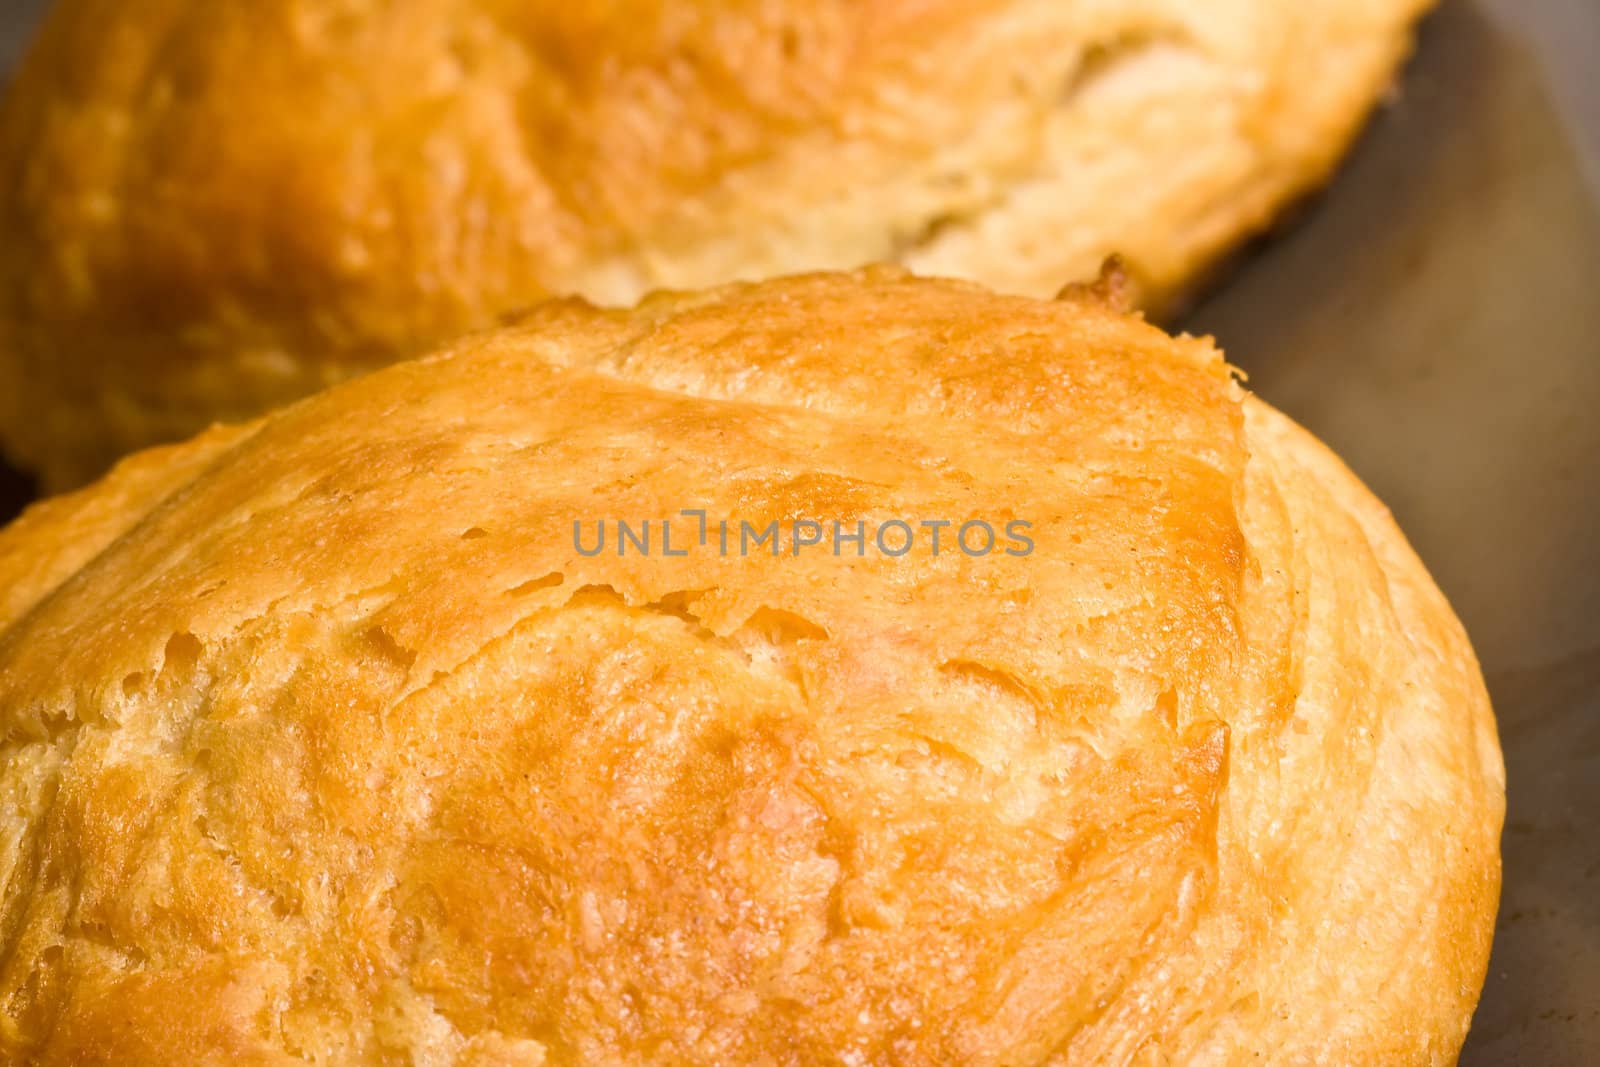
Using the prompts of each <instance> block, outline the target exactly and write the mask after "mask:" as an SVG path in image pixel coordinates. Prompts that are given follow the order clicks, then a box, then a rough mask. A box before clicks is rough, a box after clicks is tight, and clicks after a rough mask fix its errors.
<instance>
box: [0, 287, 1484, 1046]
mask: <svg viewBox="0 0 1600 1067" xmlns="http://www.w3.org/2000/svg"><path fill="white" fill-rule="evenodd" d="M685 511H700V512H704V514H705V518H706V531H707V536H706V537H705V539H704V540H702V539H701V538H700V537H699V536H698V522H699V520H698V518H685V517H684V515H683V513H684V512H685ZM662 520H671V521H673V522H675V523H680V525H675V526H672V527H671V528H670V531H671V532H670V533H668V534H666V535H665V536H667V537H668V538H669V543H666V544H664V543H663V542H662V540H661V538H662V537H663V533H662V530H661V527H660V525H659V524H660V522H661V521H662ZM721 520H728V521H730V522H735V523H739V524H743V523H748V524H749V525H750V528H751V529H752V530H756V531H765V530H766V529H767V527H768V525H769V524H770V523H773V522H776V523H778V524H779V528H780V529H779V539H778V549H779V554H777V555H774V554H772V552H771V551H770V550H769V547H768V546H766V545H760V546H757V547H756V548H755V549H753V550H751V551H749V552H748V554H745V555H740V554H739V551H738V546H737V542H735V543H734V544H733V545H730V548H729V550H727V551H724V550H723V549H722V546H721V544H720V540H721V538H720V534H719V527H718V523H719V521H721ZM619 521H625V522H627V523H629V524H630V526H629V528H630V530H632V531H634V532H635V534H637V533H638V532H639V531H641V530H643V529H644V526H643V524H644V523H645V522H646V521H648V522H650V523H651V527H650V528H651V534H650V536H651V537H652V542H651V550H650V551H649V552H648V553H646V552H643V551H640V550H639V548H638V546H637V545H635V544H632V543H630V542H622V546H623V547H622V549H621V551H620V554H619V549H618V542H617V541H616V540H614V535H615V533H616V532H617V528H616V526H615V524H616V523H617V522H619ZM807 521H812V522H816V523H817V524H819V525H820V526H825V527H827V530H826V538H825V540H824V541H823V542H822V543H820V544H815V545H813V544H810V543H809V542H810V541H811V540H812V537H811V530H810V528H809V527H804V528H803V529H804V530H805V533H804V534H803V535H802V536H800V537H799V538H796V537H795V536H794V531H795V529H796V527H795V524H796V523H800V522H807ZM939 521H949V522H952V523H954V524H956V525H953V526H951V527H948V528H943V532H944V535H945V541H944V544H943V549H942V550H941V551H937V552H936V551H934V550H933V547H932V545H931V538H930V536H929V535H930V530H929V528H927V527H925V526H923V525H922V524H923V523H929V522H939ZM978 521H984V522H989V523H991V524H993V526H994V527H995V528H996V529H997V543H996V545H995V547H994V549H993V550H992V551H987V552H983V551H979V550H980V549H982V548H983V547H984V538H983V536H982V534H981V531H980V530H978V529H977V528H976V527H974V528H973V530H972V531H969V534H970V536H969V537H968V538H967V541H966V546H967V547H966V549H963V548H961V547H960V545H961V541H960V532H961V531H960V530H959V526H960V525H961V524H965V523H973V522H978ZM835 522H837V523H840V524H842V525H841V526H840V527H839V529H840V530H843V531H845V533H846V534H848V533H850V532H853V531H855V530H859V529H861V528H860V527H858V526H856V524H857V523H864V524H866V529H867V531H868V532H867V533H866V534H865V535H864V537H863V540H862V542H860V544H859V546H858V545H857V544H856V543H852V542H851V541H849V539H848V538H846V539H845V540H844V542H843V543H841V541H840V540H839V539H838V538H837V536H836V534H837V532H838V531H836V530H834V529H833V528H831V525H830V524H832V523H835ZM896 522H905V523H906V524H907V525H908V527H911V528H912V532H913V533H914V535H915V537H916V543H915V545H914V546H913V548H912V550H911V551H908V552H905V553H904V554H899V555H892V554H890V553H892V552H895V551H897V550H898V549H899V548H900V547H901V545H902V544H903V543H904V541H905V536H904V534H903V533H902V532H900V531H898V529H897V528H896V529H892V530H891V533H890V535H889V537H888V551H885V550H884V548H883V545H882V544H881V543H880V542H879V535H881V533H882V531H883V530H884V529H885V528H886V527H893V524H894V523H896ZM574 523H577V524H579V527H578V531H577V534H578V535H579V536H575V533H574V529H573V525H574ZM1011 523H1028V524H1030V525H1028V526H1026V527H1011V526H1009V524H1011ZM596 524H608V525H601V526H597V525H596ZM734 529H735V530H737V531H740V532H741V533H742V527H741V526H735V527H734ZM598 531H605V532H606V535H607V537H608V540H607V542H606V545H605V550H604V551H603V552H599V553H598V554H591V553H592V550H593V549H594V548H595V546H596V541H597V533H598ZM69 534H70V537H69V536H68V535H69ZM1015 534H1020V535H1021V536H1022V537H1024V538H1026V540H1027V541H1028V542H1029V543H1030V544H1031V546H1032V550H1031V551H1024V546H1023V544H1022V541H1021V540H1020V539H1019V538H1018V537H1016V536H1013V535H1015ZM735 536H738V534H736V535H735ZM674 537H675V538H676V539H677V540H676V543H675V544H673V543H671V539H672V538H674ZM69 542H70V543H71V544H72V546H73V547H72V549H71V552H70V553H69V554H67V555H63V554H62V553H63V549H62V547H61V546H62V545H63V544H66V543H69ZM800 542H806V543H800ZM797 546H798V551H797ZM0 589H6V590H8V591H9V592H8V597H7V599H6V601H5V602H4V605H3V610H4V613H5V614H4V616H0V712H3V714H4V729H5V762H4V771H3V774H0V805H3V806H0V842H3V845H4V847H3V851H0V885H3V886H4V892H3V898H0V899H3V911H0V936H3V939H4V940H3V945H0V1005H3V1007H4V1010H3V1012H0V1057H3V1058H5V1059H6V1060H7V1061H8V1062H17V1061H20V1060H26V1061H27V1062H30V1063H36V1064H44V1065H49V1064H73V1065H84V1064H117V1065H121V1067H138V1065H142V1064H163V1065H165V1064H172V1063H184V1064H213V1063H215V1064H224V1063H227V1064H232V1063H263V1064H265V1063H271V1064H292V1063H308V1062H309V1063H319V1064H368V1063H370V1064H378V1063H429V1064H483V1065H489V1064H493V1065H508V1064H510V1065H532V1064H549V1065H558V1064H577V1063H615V1064H644V1063H652V1064H668V1063H718V1064H817V1063H843V1064H852V1063H853V1064H953V1063H960V1064H978V1065H983V1064H993V1065H1000V1064H1007V1065H1023V1064H1068V1063H1070V1064H1100V1063H1133V1064H1156V1063H1183V1064H1231V1063H1247V1062H1248V1063H1257V1062H1259V1063H1272V1064H1301V1063H1306V1064H1309V1063H1326V1064H1340V1065H1345V1064H1384V1065H1399V1064H1443V1063H1450V1062H1452V1061H1453V1060H1454V1057H1455V1054H1456V1050H1457V1049H1458V1048H1459V1046H1460V1044H1461V1041H1462V1039H1463V1036H1464V1034H1465V1033H1466V1029H1467V1024H1468V1021H1469V1018H1470V1016H1471V1013H1472V1009H1473V1005H1474V1002H1475V1000H1476V997H1477V991H1478V989H1479V986H1480V983H1481V981H1482V979H1483V975H1484V967H1485V961H1486V958H1487V955H1488V950H1489V941H1490V934H1491V928H1492V926H1493V920H1494V913H1495V906H1496V901H1497V895H1498V888H1499V855H1498V833H1499V829H1500V823H1501V817H1502V811H1503V797H1504V793H1503V789H1504V782H1503V777H1502V769H1501V764H1500V756H1499V750H1498V747H1497V744H1496V739H1495V729H1494V723H1493V719H1492V717H1491V714H1490V710H1489V705H1488V702H1487V699H1486V697H1485V693H1484V688H1483V684H1482V681H1481V679H1480V676H1479V673H1478V669H1477V665H1476V662H1475V660H1474V658H1473V654H1472V650H1471V648H1470V647H1469V645H1468V643H1467V638H1466V636H1465V635H1464V634H1463V632H1462V630H1461V627H1460V625H1459V624H1458V623H1457V621H1456V620H1455V618H1454V616H1453V615H1452V614H1451V611H1450V608H1449V606H1448V605H1447V604H1446V602H1445V600H1444V598H1443V597H1442V596H1441V595H1440V593H1439V591H1438V590H1437V589H1436V588H1435V587H1434V585H1433V583H1432V581H1431V580H1430V579H1429V577H1428V575H1427V573H1426V572H1425V571H1424V569H1423V567H1422V565H1421V564H1420V563H1419V562H1418V561H1417V559H1416V557H1415V556H1414V555H1413V554H1412V552H1411V550H1410V549H1409V548H1408V547H1407V545H1406V543H1405V541H1404V539H1403V538H1402V537H1401V535H1400V533H1399V532H1398V531H1397V530H1396V529H1395V527H1394V524H1393V523H1392V521H1391V520H1390V518H1389V515H1388V513H1387V512H1386V511H1385V510H1384V508H1383V507H1382V506H1381V505H1380V504H1379V503H1378V502H1377V501H1375V500H1374V499H1373V498H1372V497H1371V496H1370V495H1369V494H1368V493H1367V492H1366V490H1365V489H1363V488H1362V486H1361V485H1360V484H1359V483H1358V482H1357V481H1356V479H1355V478H1354V477H1353V476H1352V475H1351V474H1350V473H1349V472H1348V471H1347V470H1346V469H1345V468H1344V467H1343V466H1341V465H1340V464H1339V462H1338V461H1337V460H1335V459H1334V458H1333V457H1332V456H1331V455H1330V454H1329V453H1328V452H1327V451H1326V450H1325V449H1324V448H1323V447H1322V446H1320V445H1319V444H1318V443H1317V442H1316V441H1315V440H1313V439H1312V438H1311V437H1310V436H1308V435H1307V434H1306V433H1304V432H1303V431H1301V430H1300V429H1298V428H1296V427H1295V426H1293V425H1292V424H1291V423H1290V422H1289V421H1288V420H1286V419H1285V418H1284V417H1283V416H1281V415H1279V414H1277V413H1275V412H1274V411H1272V410H1271V409H1269V408H1268V407H1266V406H1265V405H1264V404H1261V403H1260V402H1258V401H1256V400H1254V399H1252V398H1250V397H1249V396H1248V395H1246V394H1245V393H1244V392H1243V390H1242V389H1240V388H1239V386H1238V385H1237V384H1236V383H1235V382H1234V381H1233V380H1232V378H1231V377H1230V374H1229V371H1228V368H1227V367H1226V365H1225V364H1224V363H1223V361H1222V358H1221V356H1220V355H1219V354H1218V352H1217V351H1216V350H1215V349H1214V348H1213V347H1212V345H1211V344H1210V343H1209V342H1208V341H1203V340H1194V339H1189V338H1180V339H1176V340H1174V339H1171V338H1168V337H1167V336H1165V335H1164V334H1162V333H1161V332H1160V331H1159V330H1157V329H1155V328H1153V327H1151V326H1148V325H1146V324H1144V323H1142V322H1140V321H1138V320H1137V319H1134V318H1130V317H1126V316H1123V315H1121V314H1118V313H1116V312H1114V311H1112V310H1110V309H1108V308H1107V307H1105V306H1104V305H1103V304H1101V303H1099V302H1097V301H1096V300H1095V299H1094V298H1093V297H1092V295H1090V294H1087V293H1085V292H1084V291H1077V292H1075V293H1074V295H1072V296H1071V297H1069V298H1068V299H1064V300H1061V301H1056V302H1038V301H1033V300H1029V299H1024V298H1018V297H1001V296H995V295H992V294H990V293H988V292H985V291H983V290H981V289H978V288H976V287H973V286H969V285H967V284H965V283H959V282H935V281H919V280H915V279H910V278H907V277H905V276H903V275H901V274H899V273H897V272H893V271H889V270H881V271H872V272H866V273H863V274H859V275H832V276H812V277H802V278H796V279H788V280H783V281H779V282H772V283H767V284H764V285H761V286H753V287H736V288H728V289H722V290H715V291H711V292H705V293H698V294H680V295H663V296H657V297H653V298H651V299H649V300H648V301H646V302H645V303H643V304H642V305H641V306H640V307H639V308H637V309H636V310H632V311H611V312H607V311H597V310H594V309H592V308H590V307H588V306H585V305H583V304H581V303H578V302H575V301H574V302H560V303H554V304H550V305H547V306H545V307H542V308H540V309H538V310H535V311H534V312H533V313H531V314H530V315H528V316H527V317H526V318H524V319H523V320H522V321H521V322H519V323H517V324H515V325H514V326H511V327H509V328H506V329H504V330H501V331H499V332H495V333H490V334H486V335H482V336H478V337H474V338H470V339H467V340H465V341H463V342H460V343H458V344H457V345H456V346H455V347H453V348H451V349H449V350H448V351H446V352H444V353H443V354H441V355H438V356H436V357H434V358H430V359H426V360H421V361H417V362H412V363H406V364H402V365H399V366H396V367H393V368H390V369H388V370H386V371H383V372H381V373H378V374H374V375H371V376H369V377H366V378H364V379H362V380H360V381H357V382H353V383H350V384H347V385H345V386H342V387H339V388H337V389H334V390H332V391H330V392H327V393H324V394H322V395H320V396H317V397H315V398H312V399H310V400H307V401H304V402H302V403H300V404H297V405H295V406H293V407H290V408H287V409H285V410H283V411H280V412H278V413H276V414H274V415H271V416H269V417H267V418H265V419H263V420H261V421H258V422H257V423H255V424H253V425H250V426H246V427H241V428H234V429H224V430H218V431H215V432H213V433H212V434H210V435H208V436H206V437H202V438H200V439H198V440H196V441H194V442H191V443H190V444H187V445H182V446H177V447H174V448H171V449H168V450H165V451H162V452H158V453H151V454H146V455H141V456H137V457H135V458H133V459H131V460H128V461H126V462H124V463H123V464H122V465H120V466H119V467H118V468H117V469H116V471H115V472H114V473H113V474H112V475H111V476H110V477H109V478H107V479H106V480H104V481H102V482H101V483H99V484H97V485H95V486H94V487H92V488H90V489H87V490H84V491H81V492H79V493H77V494H74V495H71V496H68V497H64V498H61V499H59V500H56V501H52V502H50V503H47V504H44V505H41V506H39V507H38V508H36V509H35V510H33V511H31V512H30V513H28V514H27V515H26V516H25V517H24V518H23V519H21V520H20V521H19V522H18V523H16V524H14V525H13V526H11V527H10V528H9V529H7V530H6V531H5V532H3V533H0Z"/></svg>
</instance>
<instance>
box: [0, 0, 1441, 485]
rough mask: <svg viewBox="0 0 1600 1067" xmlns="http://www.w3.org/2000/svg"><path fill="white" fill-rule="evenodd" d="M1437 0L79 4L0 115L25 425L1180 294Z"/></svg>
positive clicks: (0, 215)
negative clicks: (490, 353) (735, 286)
mask: <svg viewBox="0 0 1600 1067" xmlns="http://www.w3.org/2000/svg"><path fill="white" fill-rule="evenodd" d="M1424 6H1425V0H1297V2H1292V3H1291V2H1285V0H1205V2H1201V3H1196V2H1193V0H991V2H976V0H934V2H931V3H928V2H917V3H912V2H909V0H809V2H806V3H792V2H767V0H762V2H759V3H758V2H755V0H699V2H689V0H635V2H631V3H627V4H611V3H607V4H601V3H597V2H594V0H567V2H563V3H546V4H534V3H528V2H527V0H516V2H511V0H390V2H385V3H381V4H380V3H375V2H372V0H253V2H251V3H215V2H210V0H140V2H139V3H136V4H133V3H127V2H125V0H60V2H58V3H57V4H56V5H55V11H54V13H53V15H52V16H51V18H50V20H49V22H48V24H47V27H46V29H45V32H44V35H43V37H42V39H41V40H40V41H39V43H38V45H37V47H36V48H35V49H34V50H33V52H32V54H31V55H30V56H29V58H28V60H27V62H26V64H25V65H24V67H23V69H22V71H21V74H20V76H19V78H18V80H17V82H16V84H15V86H14V88H13V89H12V91H11V92H10V94H9V96H8V97H7V99H6V100H5V102H4V104H3V109H0V441H3V443H4V447H5V448H6V449H7V451H8V452H9V453H10V454H11V455H12V456H13V457H14V458H15V459H16V460H17V461H18V462H20V463H22V464H23V465H25V466H28V467H30V468H33V469H37V470H40V471H42V472H43V474H44V477H45V480H46V482H47V485H48V486H49V487H51V488H56V489H59V488H65V487H68V486H71V485H75V484H81V482H82V481H84V480H85V479H87V478H89V477H92V476H94V475H96V474H98V473H100V472H101V471H102V470H103V469H104V468H105V466H106V465H107V464H108V463H109V462H110V461H111V459H113V458H114V457H116V456H117V455H119V454H122V453H124V452H126V451H129V450H131V449H133V448H136V447H141V446H144V445H149V444H153V443H157V442H159V441H163V440H174V439H178V438H181V437H186V436H188V435H189V434H191V433H193V432H195V431H197V430H199V429H201V428H203V427H204V426H206V425H208V424H209V423H210V422H211V421H212V420H214V419H223V420H238V419H243V418H248V417H253V416H254V415H256V414H258V413H260V412H262V411H264V410H266V409H267V408H269V407H270V406H272V405H274V404H277V403H281V402H283V401H286V400H291V399H294V398H296V397H299V396H303V395H305V394H307V393H310V392H313V391H315V390H317V389H319V388H322V387H323V386H326V385H328V384H330V383H331V382H334V381H337V380H340V379H343V378H346V377H349V376H351V375H352V374H354V373H358V372H361V371H364V370H368V369H371V368H373V367H376V366H380V365H383V364H386V363H389V362H393V361H394V360H396V359H400V358H405V357H409V356H414V355H417V354H419V353H421V352H424V351H428V350H430V349H432V348H434V347H436V346H437V345H438V344H439V343H442V342H445V341H448V340H450V339H452V338H453V337H455V336H457V335H458V334H459V333H461V332H462V331H464V330H467V329H477V328H482V327H486V326H489V325H492V324H493V323H494V322H495V321H496V320H497V319H498V318H499V317H500V316H501V315H503V314H505V313H506V312H508V311H510V310H512V309H515V308H518V307H523V306H526V305H527V304H528V303H531V302H533V301H535V300H538V299H541V298H543V297H545V296H546V295H550V294H563V293H574V292H575V293H580V294H582V295H585V296H587V297H589V298H590V299H593V300H597V301H600V302H616V303H631V302H632V301H634V300H635V299H637V298H638V297H639V296H640V295H641V294H642V293H643V292H645V291H647V290H650V289H654V288H658V287H662V286H668V287H679V288H688V287H699V286H704V285H710V284H716V283H720V282H725V281H730V280H735V279H739V278H758V277H764V276H770V275H774V274H781V273H789V272H791V271H795V270H809V269H819V268H851V267H855V266H857V265H859V264H862V263H867V262H874V261H881V260H897V261H900V262H902V263H904V264H906V265H907V266H909V267H911V268H913V269H915V270H917V271H919V272H924V273H934V274H945V275H954V276H961V277H971V278H975V279H978V280H981V281H983V282H985V283H986V284H988V285H990V286H993V287H995V288H999V289H1001V290H1005V291H1015V292H1022V293H1028V294H1031V295H1036V296H1049V295H1050V294H1052V293H1054V292H1055V291H1056V290H1057V289H1058V288H1060V286H1061V285H1062V284H1063V283H1064V282H1066V281H1069V280H1071V279H1072V278H1075V277H1079V276H1082V275H1084V274H1086V273H1089V272H1092V271H1093V270H1094V269H1095V267H1097V266H1098V264H1099V263H1100V261H1101V259H1103V258H1104V257H1105V255H1106V254H1108V253H1110V252H1119V253H1121V254H1122V255H1123V256H1124V257H1125V258H1126V260H1127V262H1128V264H1129V268H1130V272H1131V274H1132V277H1133V280H1134V282H1135V284H1136V285H1137V286H1138V288H1139V290H1140V292H1141V294H1142V297H1143V301H1144V303H1145V304H1146V306H1148V307H1158V306H1161V305H1165V304H1167V303H1170V301H1171V300H1172V299H1173V298H1174V297H1176V296H1177V295H1179V294H1181V293H1182V291H1183V290H1185V289H1186V288H1187V287H1188V286H1189V285H1190V284H1191V282H1192V280H1193V278H1194V276H1195V274H1196V272H1198V271H1200V270H1202V269H1204V268H1205V267H1206V266H1207V265H1208V264H1210V263H1211V262H1212V261H1213V260H1214V259H1215V258H1216V256H1217V255H1218V254H1219V253H1221V252H1222V251H1224V250H1225V249H1227V248H1228V247H1230V246H1231V245H1233V244H1234V243H1236V242H1237V241H1238V240H1239V239H1240V238H1241V237H1243V236H1247V235H1249V234H1252V233H1255V232H1258V231H1259V230H1261V229H1262V228H1263V227H1264V226H1266V225H1267V224H1268V223H1269V222H1270V221H1271V219H1272V218H1273V217H1274V216H1275V214H1276V213H1277V212H1278V210H1279V209H1280V208H1281V207H1282V206H1283V204H1284V203H1285V202H1286V201H1287V200H1289V199H1292V198H1293V197H1295V196H1296V195H1297V194H1300V193H1302V192H1304V191H1305V190H1307V189H1309V188H1312V187H1314V186H1315V185H1317V184H1318V183H1320V182H1321V181H1322V180H1323V179H1324V177H1325V176H1326V175H1327V173H1328V171H1329V170H1330V168H1331V167H1332V166H1333V164H1334V162H1335V160H1336V159H1337V158H1338V157H1339V155H1340V153H1341V152H1342V151H1343V149H1344V147H1345V145H1346V144H1347V143H1348V141H1349V139H1350V137H1351V136H1352V134H1353V133H1354V131H1355V130H1356V129H1357V127H1358V125H1359V123H1360V121H1361V119H1362V117H1363V116H1364V115H1365V114H1366V113H1367V111H1368V110H1369V109H1370V107H1371V106H1372V104H1373V103H1374V101H1375V100H1377V99H1378V97H1379V96H1380V94H1381V93H1382V92H1383V91H1384V89H1385V87H1386V86H1387V85H1388V84H1389V83H1390V79H1391V77H1392V75H1393V71H1394V68H1395V66H1396V64H1397V63H1398V62H1399V60H1400V59H1401V57H1402V56H1403V55H1404V53H1405V52H1406V50H1407V48H1408V47H1409V44H1410V39H1411V25H1412V22H1413V20H1414V19H1415V17H1416V16H1417V14H1418V13H1419V11H1420V10H1421V9H1422V8H1423V7H1424Z"/></svg>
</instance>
